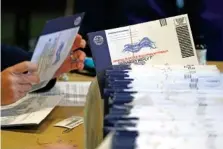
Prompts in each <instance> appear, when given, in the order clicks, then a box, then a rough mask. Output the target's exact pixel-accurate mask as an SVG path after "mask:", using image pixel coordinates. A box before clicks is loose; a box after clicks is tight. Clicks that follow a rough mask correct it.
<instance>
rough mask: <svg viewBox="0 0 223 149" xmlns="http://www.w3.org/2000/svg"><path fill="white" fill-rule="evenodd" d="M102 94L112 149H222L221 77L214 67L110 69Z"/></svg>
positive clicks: (106, 129) (222, 101) (123, 67)
mask: <svg viewBox="0 0 223 149" xmlns="http://www.w3.org/2000/svg"><path fill="white" fill-rule="evenodd" d="M104 94H105V96H107V97H108V99H109V103H108V105H106V106H107V108H109V112H108V114H107V115H105V126H104V129H105V131H106V132H109V131H114V132H115V133H114V136H113V139H112V148H114V149H119V148H120V149H124V148H125V149H145V148H148V149H155V148H157V149H164V148H165V149H173V148H174V149H198V148H202V149H222V148H223V141H222V140H223V127H222V126H223V116H222V115H221V113H222V112H223V75H222V74H221V73H220V71H219V70H218V69H217V68H216V67H215V66H202V65H151V66H150V67H149V68H148V66H147V69H146V70H145V69H144V66H124V65H119V66H118V65H117V66H112V67H111V68H109V69H107V70H106V87H105V89H104Z"/></svg>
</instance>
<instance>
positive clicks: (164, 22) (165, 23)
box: [159, 19, 167, 27]
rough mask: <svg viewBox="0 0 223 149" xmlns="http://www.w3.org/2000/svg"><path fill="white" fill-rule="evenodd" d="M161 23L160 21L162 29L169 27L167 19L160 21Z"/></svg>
mask: <svg viewBox="0 0 223 149" xmlns="http://www.w3.org/2000/svg"><path fill="white" fill-rule="evenodd" d="M159 21H160V25H161V27H162V26H167V22H166V19H161V20H159Z"/></svg>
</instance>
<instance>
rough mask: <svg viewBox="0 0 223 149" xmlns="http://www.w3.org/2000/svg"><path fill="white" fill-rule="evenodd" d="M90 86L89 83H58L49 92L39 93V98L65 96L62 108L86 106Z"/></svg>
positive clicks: (61, 103)
mask: <svg viewBox="0 0 223 149" xmlns="http://www.w3.org/2000/svg"><path fill="white" fill-rule="evenodd" d="M90 84H91V82H89V81H86V82H83V81H82V82H76V81H75V82H57V83H56V85H55V86H54V87H53V88H52V89H51V90H50V91H49V92H45V93H39V94H38V96H49V95H63V97H64V98H63V99H62V100H61V101H60V103H59V105H60V106H84V104H85V101H86V96H87V93H88V88H89V86H90ZM32 95H35V96H36V94H33V93H32Z"/></svg>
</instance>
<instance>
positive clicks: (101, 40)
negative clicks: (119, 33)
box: [93, 36, 104, 45]
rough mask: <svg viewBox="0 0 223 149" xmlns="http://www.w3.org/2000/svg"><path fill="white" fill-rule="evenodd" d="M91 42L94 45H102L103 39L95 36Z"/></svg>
mask: <svg viewBox="0 0 223 149" xmlns="http://www.w3.org/2000/svg"><path fill="white" fill-rule="evenodd" d="M93 40H94V43H95V44H96V45H102V44H103V42H104V38H103V37H102V36H95V37H94V39H93Z"/></svg>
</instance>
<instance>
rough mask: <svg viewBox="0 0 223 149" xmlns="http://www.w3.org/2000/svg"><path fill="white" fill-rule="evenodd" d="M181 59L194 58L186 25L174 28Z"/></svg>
mask: <svg viewBox="0 0 223 149" xmlns="http://www.w3.org/2000/svg"><path fill="white" fill-rule="evenodd" d="M176 32H177V37H178V41H179V44H180V50H181V55H182V58H186V57H191V56H194V51H193V46H192V43H191V38H190V34H189V29H188V26H187V25H184V26H178V27H176Z"/></svg>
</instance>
